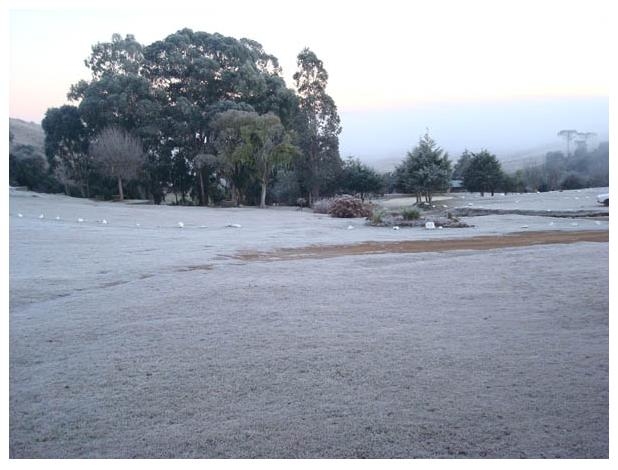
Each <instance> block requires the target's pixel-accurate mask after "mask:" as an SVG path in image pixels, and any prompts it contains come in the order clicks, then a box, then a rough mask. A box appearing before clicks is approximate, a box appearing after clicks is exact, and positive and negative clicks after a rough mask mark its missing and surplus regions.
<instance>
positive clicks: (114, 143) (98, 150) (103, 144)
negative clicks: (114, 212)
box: [90, 126, 145, 201]
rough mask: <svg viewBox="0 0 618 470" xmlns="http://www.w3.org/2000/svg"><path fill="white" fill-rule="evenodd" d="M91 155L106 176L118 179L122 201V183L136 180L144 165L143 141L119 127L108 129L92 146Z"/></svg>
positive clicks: (104, 130)
mask: <svg viewBox="0 0 618 470" xmlns="http://www.w3.org/2000/svg"><path fill="white" fill-rule="evenodd" d="M90 154H91V155H92V157H93V158H94V160H95V162H97V163H98V164H99V166H100V168H101V170H102V171H103V173H104V174H106V175H108V176H111V177H114V178H117V180H118V192H119V194H120V200H121V201H122V200H124V192H123V190H122V181H123V180H125V181H128V180H131V179H134V178H136V177H137V175H138V174H139V171H140V170H141V169H142V167H143V165H144V159H145V157H144V150H143V147H142V143H141V141H140V140H139V139H138V138H136V137H134V136H132V135H131V134H129V133H128V132H126V131H125V130H124V129H120V128H118V127H113V126H112V127H106V128H105V129H103V130H102V131H101V133H100V134H99V135H98V136H97V137H96V138H95V140H94V141H93V142H92V143H91V144H90Z"/></svg>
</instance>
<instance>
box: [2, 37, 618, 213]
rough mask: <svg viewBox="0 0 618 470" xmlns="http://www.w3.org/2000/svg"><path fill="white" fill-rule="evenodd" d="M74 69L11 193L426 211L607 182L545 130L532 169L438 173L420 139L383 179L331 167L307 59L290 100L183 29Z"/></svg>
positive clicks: (244, 48)
mask: <svg viewBox="0 0 618 470" xmlns="http://www.w3.org/2000/svg"><path fill="white" fill-rule="evenodd" d="M85 64H86V66H87V67H88V68H89V69H90V72H91V78H90V79H89V80H82V81H80V82H78V83H76V84H75V85H73V86H71V89H70V92H69V93H68V97H69V98H70V99H71V100H72V101H74V102H76V105H65V106H61V107H59V108H50V109H48V110H47V113H46V115H45V118H44V119H43V122H42V127H43V130H44V131H45V155H46V158H47V161H45V160H41V159H40V158H35V155H34V154H33V150H32V148H28V146H23V145H22V146H11V152H10V155H9V168H10V171H9V177H10V181H11V182H12V183H15V184H21V185H26V186H28V187H30V188H31V189H34V190H38V191H54V192H56V191H64V192H65V193H66V194H69V195H73V196H81V197H98V198H104V199H111V198H113V197H116V195H117V197H118V198H119V199H123V198H124V197H125V196H127V197H131V198H140V199H146V198H149V199H151V200H153V201H154V202H155V203H161V202H162V201H163V200H164V198H166V196H167V197H169V195H173V200H174V202H175V203H177V204H200V205H211V204H216V203H220V202H222V201H224V200H227V201H229V203H230V204H232V205H240V204H250V205H259V206H261V207H264V206H265V205H266V204H268V203H282V204H294V203H296V202H297V201H299V200H302V201H306V203H307V204H309V205H311V204H312V202H313V201H316V200H317V199H318V198H320V197H325V196H331V195H334V194H340V193H348V194H356V195H358V196H359V197H360V198H361V199H363V200H364V199H365V198H366V197H367V196H369V195H372V194H383V193H385V192H394V191H399V192H403V193H409V194H414V195H415V196H416V200H417V203H421V202H424V203H429V204H430V203H431V202H432V197H433V194H434V193H436V192H443V191H447V190H448V189H449V187H450V184H451V181H452V180H453V179H459V180H462V182H463V186H464V188H465V189H466V190H468V191H475V192H480V193H481V194H482V195H484V194H491V195H493V194H494V193H495V192H496V191H504V192H513V191H517V192H522V191H537V190H538V191H544V190H553V189H574V188H579V187H584V186H605V185H608V184H609V164H608V161H609V145H608V144H607V143H602V144H601V145H599V147H598V148H597V149H596V150H594V151H591V152H590V151H588V150H587V144H588V140H589V138H590V137H591V136H593V134H591V133H580V132H578V131H576V130H562V131H560V132H559V133H558V135H559V136H562V137H564V138H565V141H566V144H567V155H566V156H564V154H562V153H561V152H550V153H548V154H547V155H546V157H545V162H544V164H542V165H538V166H529V167H527V168H525V169H523V170H519V171H517V172H515V173H512V174H507V173H505V172H504V171H503V170H502V168H501V166H500V162H499V161H498V159H497V157H496V156H495V155H494V154H492V153H490V152H489V151H488V150H481V151H480V152H477V153H473V152H469V151H468V150H466V151H465V152H464V153H463V154H462V155H461V156H460V157H459V159H458V160H457V162H456V163H455V164H454V165H452V163H451V161H450V160H449V156H448V154H447V153H445V152H444V151H443V150H442V149H441V148H440V147H438V145H437V144H436V142H435V141H434V140H433V139H432V138H431V137H430V136H429V134H428V133H426V134H425V135H424V136H422V137H421V138H420V139H419V142H418V144H417V145H416V146H415V147H414V148H413V149H412V150H411V151H409V152H408V153H407V155H406V157H405V158H404V160H403V161H402V162H401V164H400V165H399V166H398V167H397V168H396V169H395V171H394V172H391V173H387V174H382V175H381V174H378V173H377V172H376V171H375V170H373V169H372V168H371V167H369V166H367V165H365V164H363V163H361V162H360V161H359V160H358V159H355V158H354V157H349V158H348V159H347V160H346V161H343V160H342V159H341V157H340V155H339V134H340V133H341V121H340V118H339V115H338V112H337V107H336V105H335V102H334V100H333V99H332V97H330V96H329V95H328V93H327V92H326V86H327V83H328V73H327V72H326V70H325V68H324V65H323V63H322V61H321V60H319V59H318V57H317V56H316V55H315V54H314V53H313V52H312V51H311V50H309V49H307V48H306V49H304V50H302V51H301V52H300V54H299V55H298V57H297V66H298V70H297V71H296V73H295V74H294V76H293V79H294V85H295V90H292V89H290V88H287V86H286V84H285V82H284V80H283V78H282V77H281V68H280V67H279V63H278V60H277V58H276V57H274V56H272V55H270V54H268V53H266V52H265V51H264V49H263V48H262V46H261V45H260V44H259V43H257V42H255V41H253V40H250V39H240V40H238V39H235V38H231V37H225V36H222V35H220V34H209V33H205V32H199V31H197V32H194V31H192V30H190V29H183V30H180V31H178V32H176V33H175V34H172V35H170V36H168V37H166V38H165V39H163V40H160V41H156V42H154V43H152V44H150V45H148V46H144V45H142V44H140V43H139V42H138V41H137V40H136V39H135V37H134V36H132V35H127V36H126V37H124V38H123V37H121V36H120V35H117V34H115V35H114V36H113V37H112V40H111V42H104V43H97V44H96V45H94V46H92V53H91V54H90V56H89V57H88V58H87V59H86V60H85ZM10 138H11V137H10ZM572 144H575V150H574V151H573V152H572V153H571V146H572Z"/></svg>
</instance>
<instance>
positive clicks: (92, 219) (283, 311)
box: [9, 188, 609, 458]
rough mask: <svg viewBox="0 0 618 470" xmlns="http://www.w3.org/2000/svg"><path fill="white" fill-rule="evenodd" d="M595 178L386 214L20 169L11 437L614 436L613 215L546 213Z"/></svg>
mask: <svg viewBox="0 0 618 470" xmlns="http://www.w3.org/2000/svg"><path fill="white" fill-rule="evenodd" d="M600 192H606V190H603V189H599V188H597V189H594V190H582V191H578V192H576V191H565V192H561V193H558V192H556V193H545V194H529V195H509V196H495V197H494V198H489V197H485V198H480V197H478V196H472V195H466V194H462V195H449V196H452V198H451V199H444V200H438V201H437V203H438V204H443V205H447V206H448V207H449V208H455V207H484V206H486V207H488V208H506V209H511V208H518V207H522V208H523V209H527V210H535V211H539V214H538V215H518V214H504V215H487V216H482V217H480V216H477V217H469V218H464V219H463V220H465V221H466V222H467V223H469V224H471V225H474V227H470V228H458V229H444V230H433V231H430V230H425V229H422V228H405V229H404V228H402V229H401V230H398V231H395V230H392V229H391V228H388V227H386V228H384V227H382V228H377V227H369V226H366V225H365V223H364V220H361V219H347V220H344V219H333V218H330V217H328V216H325V215H319V214H313V213H311V212H310V211H308V210H303V211H298V210H295V209H294V208H270V209H266V210H260V209H256V208H239V209H215V208H198V207H156V206H149V205H140V204H130V203H104V202H94V201H85V200H79V199H72V198H67V197H64V196H54V195H45V194H40V195H39V194H34V193H28V192H13V191H12V192H11V195H10V201H9V202H10V209H9V212H10V216H9V219H10V220H9V222H10V240H9V250H10V259H9V261H10V266H9V274H10V278H9V280H10V292H9V294H10V318H9V320H10V321H9V332H10V361H9V375H10V377H9V378H10V412H9V416H10V430H9V431H10V436H9V437H10V442H9V448H10V456H11V457H13V458H78V457H101V458H105V457H107V458H112V457H128V458H129V457H148V458H157V457H168V458H224V457H236V458H262V457H263V458H266V457H268V458H297V457H298V458H300V457H302V458H320V457H330V458H339V457H346V458H357V457H359V458H360V457H368V458H390V457H395V458H436V457H446V458H450V457H457V458H480V457H488V458H519V457H529V458H541V457H548V458H556V457H560V458H607V457H608V455H609V431H608V429H609V425H608V419H609V418H608V406H609V405H608V401H609V392H608V389H609V386H608V380H609V379H608V370H609V359H608V310H609V301H608V262H609V261H608V258H609V246H608V242H607V233H608V217H601V218H595V219H591V218H564V217H550V216H549V215H551V211H554V210H555V211H558V210H560V211H565V210H592V209H595V210H596V209H598V208H599V206H598V205H597V204H596V203H595V201H594V197H595V196H596V194H597V193H600ZM516 201H517V202H516ZM404 202H405V201H404ZM398 204H399V202H398ZM469 204H473V206H469ZM548 209H549V211H548ZM601 210H603V209H602V208H601ZM605 210H607V211H608V209H607V208H605ZM542 212H547V215H543V214H541V213H542ZM19 215H21V217H20V216H19ZM40 215H43V218H40ZM56 217H58V218H59V219H58V220H57V219H56ZM78 218H81V219H82V221H81V222H79V221H78ZM103 220H105V222H107V223H103ZM179 222H182V224H183V228H180V227H179V225H178V223H179ZM233 224H236V225H240V227H237V226H228V225H233ZM543 231H551V232H549V233H537V232H543ZM481 237H490V238H481ZM478 239H481V240H486V241H487V242H486V243H485V242H483V243H482V244H481V246H478V244H475V242H474V241H473V240H478ZM520 239H521V240H524V239H526V240H528V241H527V242H525V243H523V242H522V243H516V242H514V241H513V240H520ZM505 240H507V241H506V242H505ZM549 240H551V241H549ZM511 241H513V242H512V243H511ZM423 243H425V245H423ZM537 243H538V244H537ZM419 244H420V245H419ZM337 247H339V248H337ZM406 247H409V248H406ZM411 247H414V248H411ZM419 247H420V248H419Z"/></svg>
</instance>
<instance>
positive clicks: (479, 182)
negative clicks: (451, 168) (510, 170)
mask: <svg viewBox="0 0 618 470" xmlns="http://www.w3.org/2000/svg"><path fill="white" fill-rule="evenodd" d="M463 177H464V178H463V184H464V187H465V188H466V189H467V190H468V191H473V192H477V191H478V192H480V193H481V196H484V195H485V193H486V192H489V193H491V195H492V196H493V195H494V192H495V191H496V189H498V188H499V187H500V185H501V184H502V182H503V172H502V166H501V165H500V162H499V161H498V159H497V158H496V156H495V155H494V154H492V153H489V152H488V151H487V150H482V151H480V152H478V153H473V154H472V158H471V159H470V163H469V165H468V167H467V168H466V171H465V172H464V175H463Z"/></svg>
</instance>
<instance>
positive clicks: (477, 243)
mask: <svg viewBox="0 0 618 470" xmlns="http://www.w3.org/2000/svg"><path fill="white" fill-rule="evenodd" d="M578 242H601V243H607V242H609V232H601V231H579V232H561V231H545V232H520V233H512V234H508V235H503V236H481V237H469V238H461V239H448V240H414V241H411V240H406V241H399V242H365V243H357V244H354V245H319V246H308V247H301V248H281V249H278V250H275V251H270V252H246V253H241V254H238V255H235V256H234V258H236V259H240V260H244V261H253V260H259V261H281V260H286V259H306V258H317V259H322V258H332V257H336V256H350V255H367V254H384V253H422V252H431V251H433V252H443V251H452V250H494V249H496V248H508V247H516V246H530V245H547V244H556V243H578Z"/></svg>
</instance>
